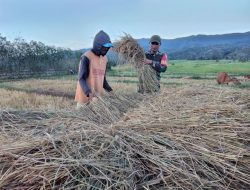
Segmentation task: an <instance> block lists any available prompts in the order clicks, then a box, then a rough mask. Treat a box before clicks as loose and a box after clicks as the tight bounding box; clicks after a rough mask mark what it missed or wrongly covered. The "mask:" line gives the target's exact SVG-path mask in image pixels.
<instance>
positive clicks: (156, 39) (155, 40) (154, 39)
mask: <svg viewBox="0 0 250 190" xmlns="http://www.w3.org/2000/svg"><path fill="white" fill-rule="evenodd" d="M152 42H158V43H159V44H161V37H160V36H159V35H153V36H152V37H151V38H150V43H152Z"/></svg>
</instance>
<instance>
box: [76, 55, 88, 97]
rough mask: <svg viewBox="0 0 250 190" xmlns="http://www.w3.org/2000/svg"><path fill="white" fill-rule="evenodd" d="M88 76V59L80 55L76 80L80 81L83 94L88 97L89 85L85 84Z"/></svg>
mask: <svg viewBox="0 0 250 190" xmlns="http://www.w3.org/2000/svg"><path fill="white" fill-rule="evenodd" d="M88 76H89V59H88V58H87V57H86V56H82V57H81V61H80V68H79V75H78V80H79V82H80V86H81V88H82V89H83V92H84V94H85V95H86V96H87V97H89V94H90V93H91V90H90V88H89V85H88V84H87V78H88Z"/></svg>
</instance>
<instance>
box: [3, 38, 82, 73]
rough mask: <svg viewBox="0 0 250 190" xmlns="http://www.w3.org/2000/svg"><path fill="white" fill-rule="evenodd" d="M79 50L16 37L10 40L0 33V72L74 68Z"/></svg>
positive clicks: (34, 71)
mask: <svg viewBox="0 0 250 190" xmlns="http://www.w3.org/2000/svg"><path fill="white" fill-rule="evenodd" d="M80 55H81V52H80V51H72V50H70V49H66V48H60V47H54V46H48V45H45V44H44V43H42V42H37V41H33V40H32V41H30V42H26V41H25V40H24V39H22V38H16V39H15V40H13V41H12V42H11V41H9V40H7V38H6V37H3V36H1V34H0V73H6V72H7V73H13V75H15V74H18V73H19V72H22V71H27V72H33V73H36V72H43V71H44V72H46V71H48V70H50V71H51V70H55V71H59V70H61V71H65V72H67V71H69V70H76V69H77V67H78V63H79V58H80Z"/></svg>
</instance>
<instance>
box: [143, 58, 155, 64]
mask: <svg viewBox="0 0 250 190" xmlns="http://www.w3.org/2000/svg"><path fill="white" fill-rule="evenodd" d="M143 63H144V64H145V65H151V64H152V63H153V61H152V60H149V59H145V60H144V61H143Z"/></svg>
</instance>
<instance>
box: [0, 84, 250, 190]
mask: <svg viewBox="0 0 250 190" xmlns="http://www.w3.org/2000/svg"><path fill="white" fill-rule="evenodd" d="M103 98H104V99H103V100H104V101H103V103H101V104H105V106H104V107H102V106H100V107H99V108H96V107H95V108H94V107H92V108H91V106H90V107H88V108H85V107H84V108H83V110H82V112H81V111H80V112H72V111H70V112H69V111H68V112H67V111H61V112H57V113H42V112H7V111H2V112H1V113H0V126H1V127H0V134H1V135H0V189H34V190H35V189H123V190H124V189H128V190H130V189H188V190H190V189H249V187H250V151H249V150H250V139H249V135H250V114H249V111H250V104H249V102H250V96H249V92H248V91H247V90H246V91H244V90H242V91H241V92H238V91H236V90H233V89H229V88H225V89H221V88H217V87H206V88H204V87H203V86H192V87H187V88H184V87H180V88H178V87H172V88H171V87H169V88H168V89H167V90H163V91H162V93H161V94H159V98H157V99H155V98H152V97H150V96H145V97H143V96H141V95H138V94H132V95H127V96H125V97H123V96H121V95H119V96H114V97H112V98H107V99H105V98H106V97H103ZM99 101H102V100H101V99H99ZM115 104H116V105H115ZM113 105H115V106H113ZM130 107H134V110H133V111H131V110H129V108H130ZM135 107H137V108H135ZM85 109H90V110H89V111H88V114H86V113H87V112H86V110H85ZM104 109H106V110H104ZM128 110H129V111H128ZM91 111H92V112H93V113H92V112H91ZM124 112H126V114H125V115H124V116H123V117H121V116H122V113H124ZM97 113H98V114H97ZM119 113H120V114H119ZM103 115H104V116H103ZM120 117H121V118H120ZM106 118H109V119H108V120H106ZM101 123H102V124H101Z"/></svg>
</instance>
